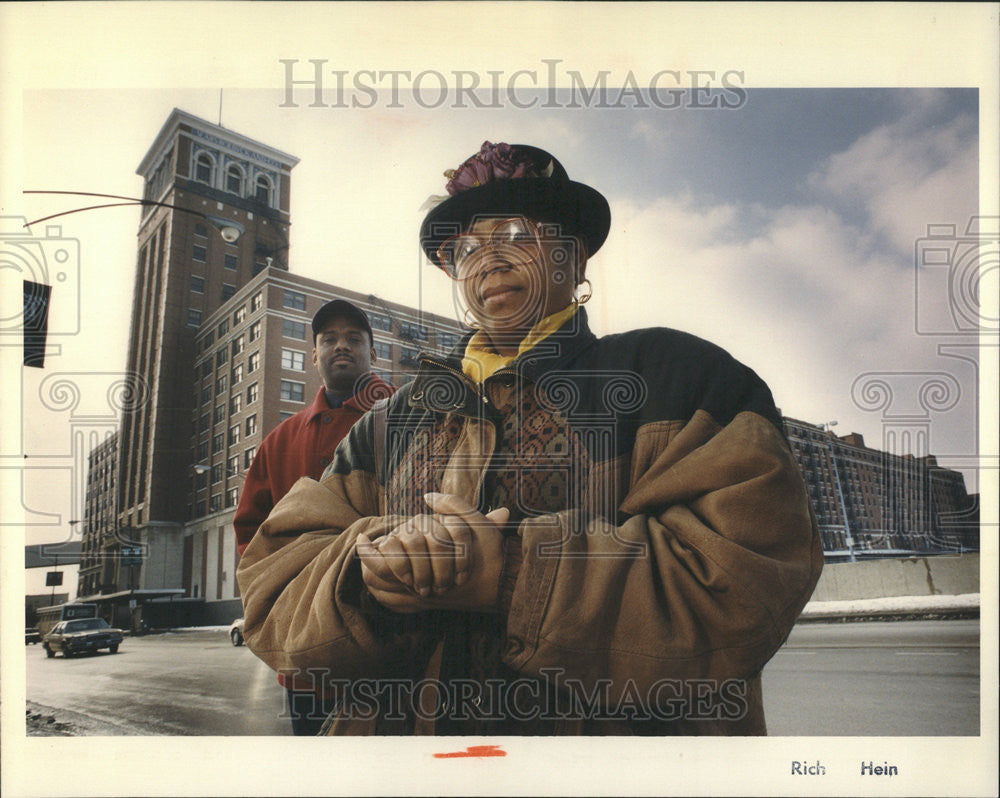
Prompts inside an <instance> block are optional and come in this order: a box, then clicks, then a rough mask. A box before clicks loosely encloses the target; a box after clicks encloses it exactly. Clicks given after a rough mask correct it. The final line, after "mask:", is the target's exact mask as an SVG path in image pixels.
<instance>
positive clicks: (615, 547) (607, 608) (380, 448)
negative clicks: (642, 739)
mask: <svg viewBox="0 0 1000 798" xmlns="http://www.w3.org/2000/svg"><path fill="white" fill-rule="evenodd" d="M446 175H447V176H448V177H449V182H448V185H447V189H448V192H449V195H450V196H448V197H447V198H441V199H440V201H438V202H437V204H436V205H435V206H434V207H433V208H432V209H431V210H430V212H429V213H428V214H427V217H426V218H425V220H424V222H423V225H422V226H421V231H420V238H421V245H422V246H423V248H424V251H425V252H426V253H427V255H428V257H429V258H430V259H431V260H432V262H434V263H435V264H436V265H437V266H439V267H440V268H441V269H442V270H443V271H445V272H446V273H447V274H448V276H449V277H450V278H451V279H452V280H454V281H455V284H456V287H457V289H458V290H459V291H460V294H461V297H462V298H463V300H464V302H465V304H466V306H467V308H468V313H469V315H471V317H472V320H473V323H474V324H475V326H477V327H478V329H476V330H475V331H474V332H473V333H470V334H469V335H468V336H466V337H465V339H464V340H463V341H462V342H461V343H460V344H459V346H458V347H457V348H456V349H455V351H453V352H452V353H451V355H450V356H449V357H447V358H443V359H438V358H434V357H430V356H427V355H422V356H421V359H420V360H421V363H420V369H419V371H418V374H417V376H416V378H415V379H414V381H413V382H412V383H410V384H409V385H408V386H406V387H405V388H403V389H401V390H400V391H399V392H398V393H397V394H396V395H395V396H394V397H393V398H392V400H390V403H389V406H388V409H387V411H386V412H384V413H380V412H373V413H369V414H368V415H366V416H365V417H364V418H363V419H362V420H361V421H360V422H359V423H358V424H357V425H356V426H355V427H354V428H353V429H352V431H351V433H350V435H349V437H348V438H347V439H346V440H345V442H344V443H343V444H342V445H341V447H340V448H339V449H338V451H337V455H336V458H335V460H334V463H333V464H332V465H331V467H330V468H329V469H328V470H327V472H326V474H324V476H323V479H322V480H321V481H320V482H315V481H311V480H302V481H300V482H299V483H298V484H297V485H296V487H295V488H294V489H293V490H292V491H291V492H290V493H289V494H288V496H287V497H286V498H285V499H284V500H282V502H281V503H279V505H278V506H276V507H275V509H274V511H273V512H272V514H271V516H270V517H269V518H268V520H267V521H266V522H265V523H264V524H263V525H262V527H261V528H260V530H259V531H258V533H257V535H256V536H255V538H254V540H253V541H252V542H251V544H250V546H249V547H248V548H247V550H246V553H245V554H244V557H243V560H242V562H241V564H240V568H239V572H238V577H239V580H240V587H241V592H242V595H243V600H244V607H245V614H246V626H245V636H246V640H247V643H248V645H249V646H250V648H251V649H252V650H254V652H255V653H256V654H257V655H258V656H260V657H261V658H262V659H264V660H265V661H266V662H267V663H268V664H270V665H271V666H272V667H274V668H276V669H300V670H309V671H310V672H311V673H313V674H314V675H315V676H316V678H318V679H321V680H323V681H324V683H325V684H326V685H327V686H328V688H329V689H330V690H332V691H333V693H334V698H335V699H336V700H337V701H338V702H339V705H340V709H339V711H338V712H337V713H335V716H333V717H332V718H331V720H330V722H328V724H327V728H326V732H327V733H331V734H338V733H344V734H349V733H404V734H409V733H418V734H419V733H436V734H480V735H481V734H491V735H492V734H763V733H764V732H765V726H764V717H763V706H762V699H761V691H760V671H761V669H762V668H763V666H764V664H765V663H766V662H767V660H768V659H769V658H770V657H771V656H772V655H773V653H774V652H775V651H776V650H777V648H778V647H779V646H780V645H781V643H782V642H783V641H784V639H785V637H786V636H787V634H788V632H789V631H790V629H791V627H792V624H793V623H794V621H795V619H796V617H797V616H798V613H799V612H800V610H801V608H802V606H803V605H804V604H805V602H806V600H807V599H808V597H809V595H810V593H811V592H812V589H813V587H814V586H815V583H816V580H817V579H818V576H819V571H820V568H821V567H822V550H821V547H820V544H819V539H818V536H817V534H816V530H815V524H814V522H813V519H812V515H811V511H810V509H809V503H808V499H807V497H806V493H805V488H804V485H803V483H802V479H801V477H800V476H799V472H798V469H797V467H796V465H795V462H794V460H793V458H792V456H791V453H790V451H789V449H788V446H787V444H786V443H785V440H784V437H783V435H782V432H781V420H780V416H779V414H778V412H777V410H776V409H775V407H774V403H773V401H772V399H771V395H770V392H769V391H768V389H767V386H766V385H764V383H763V382H762V381H761V380H760V378H759V377H757V375H756V374H754V373H753V372H752V371H751V370H749V369H748V368H746V367H745V366H742V365H741V364H739V363H737V362H736V361H734V360H733V359H732V358H731V357H730V356H729V355H728V354H727V353H725V352H724V351H722V350H721V349H719V348H718V347H715V346H713V345H712V344H709V343H707V342H705V341H702V340H700V339H697V338H694V337H693V336H689V335H686V334H684V333H680V332H677V331H674V330H668V329H649V330H639V331H634V332H631V333H626V334H622V335H614V336H606V337H603V338H600V339H598V338H596V337H595V336H594V334H593V333H592V332H590V330H589V327H588V325H587V317H586V312H585V311H584V310H583V308H582V307H580V305H581V304H583V303H584V302H585V301H586V299H587V298H589V291H585V292H584V293H583V295H582V296H577V295H576V292H577V289H578V288H579V287H580V286H581V285H589V284H588V282H587V280H586V277H585V273H586V268H587V261H588V258H589V257H591V256H592V255H593V254H594V253H596V252H597V250H598V249H599V248H600V247H601V245H602V244H603V242H604V240H605V238H606V236H607V234H608V230H609V228H610V212H609V210H608V205H607V202H606V201H605V200H604V198H603V197H602V196H601V195H600V194H599V193H598V192H596V191H595V190H594V189H592V188H590V187H588V186H585V185H583V184H581V183H576V182H573V181H571V180H570V179H569V178H568V176H567V174H566V171H565V169H563V167H562V165H561V164H560V163H559V162H558V161H557V160H556V159H555V158H553V157H552V156H551V155H550V154H548V153H547V152H545V151H543V150H539V149H537V148H534V147H527V146H523V145H515V146H508V145H505V144H497V145H492V144H490V143H489V142H486V143H485V144H484V145H483V146H482V148H481V149H480V152H479V153H477V154H475V155H474V156H472V157H471V158H469V159H467V160H466V161H465V162H464V163H463V164H462V165H461V166H460V167H459V168H458V169H456V170H454V171H451V172H447V173H446ZM666 312H667V310H666V309H665V314H666ZM307 533H308V534H307Z"/></svg>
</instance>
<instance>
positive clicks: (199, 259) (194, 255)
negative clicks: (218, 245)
mask: <svg viewBox="0 0 1000 798" xmlns="http://www.w3.org/2000/svg"><path fill="white" fill-rule="evenodd" d="M201 228H202V229H203V230H204V229H207V228H205V227H204V225H201ZM195 232H196V233H197V229H196V230H195ZM191 259H192V260H193V261H194V262H195V263H206V262H207V261H208V248H207V247H206V246H204V245H203V244H192V245H191ZM222 265H223V266H224V267H225V268H227V269H229V270H230V271H236V270H237V269H238V268H239V266H240V260H239V257H237V256H236V255H235V254H233V253H232V252H227V253H226V254H225V255H223V257H222Z"/></svg>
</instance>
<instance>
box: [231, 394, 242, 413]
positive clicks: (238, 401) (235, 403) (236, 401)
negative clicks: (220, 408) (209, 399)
mask: <svg viewBox="0 0 1000 798" xmlns="http://www.w3.org/2000/svg"><path fill="white" fill-rule="evenodd" d="M242 409H243V394H241V393H238V394H236V395H234V396H233V398H232V399H230V400H229V415H231V416H235V415H236V414H237V413H239V412H240V411H241V410H242Z"/></svg>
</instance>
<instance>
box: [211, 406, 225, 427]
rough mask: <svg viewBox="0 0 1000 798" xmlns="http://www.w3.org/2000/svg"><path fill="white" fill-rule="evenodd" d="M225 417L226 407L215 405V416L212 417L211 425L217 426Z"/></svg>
mask: <svg viewBox="0 0 1000 798" xmlns="http://www.w3.org/2000/svg"><path fill="white" fill-rule="evenodd" d="M225 417H226V406H225V405H216V406H215V414H214V416H213V417H212V423H213V424H218V423H219V422H220V421H222V419H224V418H225Z"/></svg>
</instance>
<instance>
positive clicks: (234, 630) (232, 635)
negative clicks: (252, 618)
mask: <svg viewBox="0 0 1000 798" xmlns="http://www.w3.org/2000/svg"><path fill="white" fill-rule="evenodd" d="M229 639H230V640H232V641H233V645H234V646H242V645H243V619H242V618H237V619H236V620H235V621H233V622H232V623H231V624H229Z"/></svg>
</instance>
